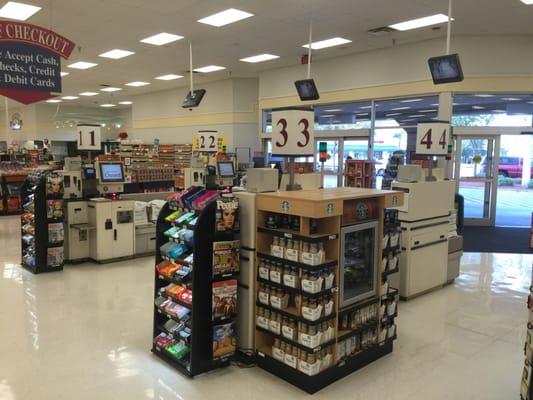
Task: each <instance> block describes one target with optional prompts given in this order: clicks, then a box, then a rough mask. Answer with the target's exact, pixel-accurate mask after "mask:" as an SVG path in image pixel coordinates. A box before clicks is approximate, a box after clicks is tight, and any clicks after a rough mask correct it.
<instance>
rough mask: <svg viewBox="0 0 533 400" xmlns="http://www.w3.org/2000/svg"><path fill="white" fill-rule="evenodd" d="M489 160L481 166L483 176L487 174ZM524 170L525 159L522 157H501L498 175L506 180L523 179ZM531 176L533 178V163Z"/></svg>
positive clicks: (532, 164) (484, 161) (485, 160)
mask: <svg viewBox="0 0 533 400" xmlns="http://www.w3.org/2000/svg"><path fill="white" fill-rule="evenodd" d="M486 165H487V159H486V158H485V159H484V160H483V162H482V164H481V171H480V172H481V174H484V173H485V168H486ZM523 168H524V159H523V158H522V157H512V156H501V157H500V164H499V166H498V175H499V176H504V177H506V178H521V177H522V170H523ZM531 176H532V177H533V161H532V163H531Z"/></svg>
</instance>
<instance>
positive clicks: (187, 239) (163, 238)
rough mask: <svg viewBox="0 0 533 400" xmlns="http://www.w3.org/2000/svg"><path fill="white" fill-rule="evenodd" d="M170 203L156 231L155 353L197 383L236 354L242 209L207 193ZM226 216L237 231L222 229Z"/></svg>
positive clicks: (191, 192)
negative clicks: (237, 218)
mask: <svg viewBox="0 0 533 400" xmlns="http://www.w3.org/2000/svg"><path fill="white" fill-rule="evenodd" d="M171 197H172V198H169V201H167V203H166V204H165V206H164V207H163V208H162V209H161V212H160V214H159V218H158V221H157V228H156V229H157V231H156V232H157V248H156V267H155V300H154V324H153V347H152V352H153V353H154V354H155V355H157V356H158V357H160V358H162V359H163V360H165V361H166V362H168V363H169V364H171V365H173V366H174V367H176V368H177V369H178V370H179V371H180V372H181V373H183V374H184V375H186V376H189V377H193V376H195V375H199V374H202V373H204V372H207V371H210V370H213V369H216V368H220V367H224V366H227V365H228V364H229V361H230V360H231V359H232V358H233V355H234V353H235V347H236V324H235V319H236V312H237V305H236V304H237V294H236V293H237V282H236V277H237V276H238V274H239V249H240V247H239V241H238V240H235V239H236V234H237V233H238V227H237V225H236V224H237V222H236V221H235V219H234V216H235V215H236V214H237V211H238V210H237V207H238V202H237V200H235V199H234V198H233V197H232V195H231V194H222V195H221V194H220V193H218V192H216V191H206V190H205V189H201V188H189V189H186V190H184V191H182V192H178V193H177V194H175V195H172V196H171ZM228 204H229V206H228ZM230 206H231V207H230ZM228 207H229V208H230V209H229V210H226V208H228ZM224 210H226V212H227V213H231V215H233V217H232V216H231V215H230V217H229V221H230V222H233V223H232V224H230V225H231V226H230V225H228V224H226V225H224V224H223V223H222V222H221V215H222V214H223V213H224ZM228 215H229V214H228ZM224 216H225V215H224ZM232 218H233V219H232ZM221 226H222V229H219V228H220V227H221ZM226 228H227V229H226Z"/></svg>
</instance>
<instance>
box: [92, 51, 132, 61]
mask: <svg viewBox="0 0 533 400" xmlns="http://www.w3.org/2000/svg"><path fill="white" fill-rule="evenodd" d="M132 54H135V52H133V51H128V50H120V49H114V50H110V51H107V52H105V53H102V54H100V55H99V56H98V57H104V58H112V59H113V60H118V59H119V58H124V57H127V56H131V55H132Z"/></svg>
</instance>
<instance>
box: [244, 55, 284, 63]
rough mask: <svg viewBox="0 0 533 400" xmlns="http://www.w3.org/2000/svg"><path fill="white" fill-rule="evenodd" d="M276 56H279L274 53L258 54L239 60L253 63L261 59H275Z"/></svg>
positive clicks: (261, 60)
mask: <svg viewBox="0 0 533 400" xmlns="http://www.w3.org/2000/svg"><path fill="white" fill-rule="evenodd" d="M276 58H279V56H275V55H274V54H259V55H257V56H252V57H246V58H241V61H244V62H247V63H254V64H255V63H259V62H263V61H269V60H275V59H276Z"/></svg>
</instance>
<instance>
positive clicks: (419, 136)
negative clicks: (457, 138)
mask: <svg viewBox="0 0 533 400" xmlns="http://www.w3.org/2000/svg"><path fill="white" fill-rule="evenodd" d="M450 131H451V126H450V124H449V123H448V122H421V123H419V124H418V127H417V130H416V154H427V155H433V156H445V155H447V154H448V145H449V144H451V135H450Z"/></svg>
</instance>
